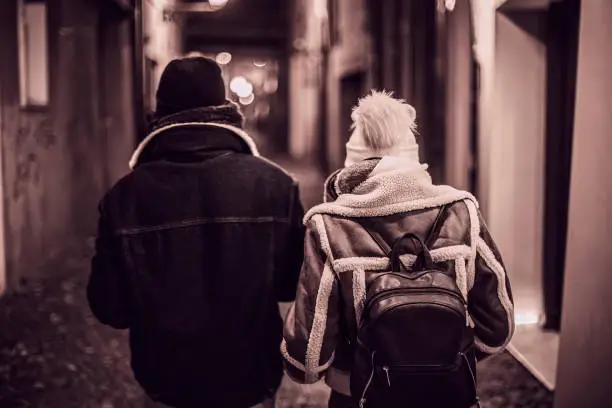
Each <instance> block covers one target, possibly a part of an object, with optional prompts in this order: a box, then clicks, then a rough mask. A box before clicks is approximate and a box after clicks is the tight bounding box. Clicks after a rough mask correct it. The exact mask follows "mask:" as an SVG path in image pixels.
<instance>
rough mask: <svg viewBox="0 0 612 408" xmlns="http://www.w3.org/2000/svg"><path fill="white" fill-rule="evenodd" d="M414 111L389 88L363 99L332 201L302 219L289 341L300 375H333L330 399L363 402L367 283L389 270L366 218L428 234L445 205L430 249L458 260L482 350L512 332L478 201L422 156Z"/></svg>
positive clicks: (332, 181)
mask: <svg viewBox="0 0 612 408" xmlns="http://www.w3.org/2000/svg"><path fill="white" fill-rule="evenodd" d="M415 116H416V114H415V110H414V108H413V107H412V106H410V105H408V104H406V103H404V102H403V101H401V100H397V99H394V98H392V97H391V95H389V94H386V93H384V92H383V93H380V92H372V94H370V95H368V96H366V97H365V98H363V99H361V100H360V102H359V105H358V106H357V107H356V108H355V109H354V111H353V114H352V119H353V121H354V131H353V134H352V136H351V139H350V140H349V142H348V143H347V159H346V163H345V167H344V168H343V169H340V170H338V171H336V172H335V173H334V174H332V175H331V176H330V177H329V178H328V180H327V181H326V184H325V202H324V203H323V204H321V205H318V206H316V207H314V208H312V209H311V210H310V211H309V212H308V213H307V214H306V216H305V218H304V224H305V225H306V228H307V232H306V239H305V249H304V264H303V266H302V271H301V276H300V280H299V286H298V290H297V296H296V301H295V304H294V305H293V307H292V308H291V309H290V310H289V312H288V316H287V319H286V322H285V330H284V341H283V344H282V347H281V348H282V352H283V355H284V357H285V367H286V371H287V372H288V374H289V375H290V376H291V377H292V378H293V379H294V380H296V381H298V382H301V383H313V382H315V381H317V380H319V379H320V378H321V377H323V376H324V377H325V379H326V382H327V384H328V385H329V386H330V387H331V388H332V395H331V399H330V404H329V406H330V407H351V406H355V405H354V404H355V403H354V402H352V401H351V398H350V388H349V380H350V371H351V367H352V358H353V355H352V352H353V348H352V346H351V345H352V344H354V342H355V335H356V330H357V327H358V324H359V321H360V317H361V313H362V310H363V305H364V299H365V296H366V292H367V288H368V285H369V283H370V282H371V280H372V279H373V278H374V277H375V276H377V274H379V273H380V272H383V271H386V270H388V269H389V259H388V258H387V257H386V254H384V253H383V252H382V251H381V249H380V248H379V247H378V246H377V245H376V243H374V242H373V241H372V239H371V237H370V236H369V235H368V234H367V232H366V231H364V230H363V228H362V227H361V224H360V222H357V221H359V219H362V218H365V219H368V218H376V219H378V220H379V221H382V222H379V224H383V225H384V226H385V230H384V231H381V232H380V234H381V235H382V237H383V238H384V239H385V240H386V241H387V242H391V241H393V239H394V238H397V237H398V236H399V235H401V232H403V231H405V230H406V228H408V226H409V228H410V230H412V231H415V232H416V233H417V234H420V235H425V234H426V233H427V231H428V230H429V229H430V228H431V225H432V223H433V220H434V219H435V218H436V215H437V213H438V210H439V209H440V207H441V206H443V205H445V206H446V210H445V211H444V216H443V217H442V219H441V220H440V221H441V227H440V229H439V230H438V231H437V232H436V234H435V235H436V236H434V237H432V238H433V239H432V240H431V242H432V244H431V245H430V250H431V254H432V257H433V260H434V262H436V264H448V265H452V267H450V268H449V269H448V272H449V273H451V274H454V277H455V279H456V282H457V286H458V288H459V289H460V291H461V293H462V295H463V296H464V297H465V300H466V302H467V304H468V310H467V313H468V314H467V317H466V318H467V321H468V324H469V325H470V326H471V327H472V328H473V338H474V344H475V349H476V353H475V354H476V358H478V359H482V358H483V357H485V356H487V355H491V354H494V353H498V352H500V351H502V350H504V349H505V347H506V346H507V344H508V342H509V341H510V339H511V337H512V334H513V331H514V317H513V301H512V294H511V289H510V283H509V281H508V278H507V276H506V271H505V269H504V265H503V262H502V259H501V256H500V254H499V251H498V249H497V247H496V245H495V243H494V241H493V239H492V238H491V235H490V234H489V231H488V230H487V227H486V224H485V222H484V220H483V218H482V215H481V214H480V212H479V210H478V202H477V200H476V199H475V198H474V197H473V196H472V195H471V194H470V193H468V192H465V191H460V190H457V189H454V188H452V187H450V186H444V185H440V186H438V185H434V184H432V180H431V177H430V175H429V173H428V172H427V165H425V164H422V163H421V162H420V160H419V154H418V144H417V142H416V139H415V136H414V128H415V125H414V124H415Z"/></svg>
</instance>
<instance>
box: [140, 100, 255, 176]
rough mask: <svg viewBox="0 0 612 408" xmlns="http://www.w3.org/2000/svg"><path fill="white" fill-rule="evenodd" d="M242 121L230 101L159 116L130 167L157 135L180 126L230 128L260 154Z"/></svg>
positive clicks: (251, 149)
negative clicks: (220, 104) (243, 128)
mask: <svg viewBox="0 0 612 408" xmlns="http://www.w3.org/2000/svg"><path fill="white" fill-rule="evenodd" d="M242 121H243V116H242V114H241V113H240V111H239V109H238V107H237V106H236V104H234V103H233V102H229V101H228V103H227V104H225V105H222V106H212V107H206V108H197V109H192V110H189V111H184V112H179V113H176V114H174V115H169V116H165V117H162V118H159V119H157V120H156V121H155V122H153V123H152V125H151V129H152V131H151V132H150V133H149V134H148V135H147V137H145V138H144V140H143V141H142V142H140V144H139V145H138V147H137V148H136V150H135V151H134V153H133V155H132V158H131V159H130V163H129V165H130V169H132V170H133V169H134V167H136V165H137V164H138V159H139V158H140V156H141V155H142V152H143V151H144V149H145V148H146V147H147V145H148V144H149V143H150V142H151V140H152V139H153V138H154V137H155V136H156V135H158V134H160V133H162V132H165V131H167V130H170V129H174V128H180V127H198V126H200V127H209V128H210V127H217V128H222V129H226V130H229V131H231V132H232V133H234V134H235V135H237V136H238V137H239V138H241V139H242V140H243V141H244V142H245V144H246V145H247V147H248V148H249V151H250V152H251V154H252V155H253V156H259V151H258V150H257V146H256V145H255V141H253V139H251V137H250V136H249V135H248V134H247V133H246V132H245V131H244V130H242V129H241V127H242Z"/></svg>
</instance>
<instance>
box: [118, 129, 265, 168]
mask: <svg viewBox="0 0 612 408" xmlns="http://www.w3.org/2000/svg"><path fill="white" fill-rule="evenodd" d="M188 128H191V129H193V128H199V129H201V130H215V129H218V130H219V129H220V130H222V131H223V132H224V133H229V134H230V135H229V136H230V137H231V136H234V137H235V138H236V137H237V139H238V140H239V141H240V142H241V144H242V145H243V146H244V150H245V151H246V152H248V153H250V154H252V155H253V156H259V151H258V150H257V146H256V145H255V142H254V141H253V139H252V138H251V137H250V136H249V135H248V134H247V133H246V132H245V131H244V130H242V129H240V128H238V127H235V126H232V125H228V124H224V123H212V122H211V123H202V122H191V123H190V122H187V123H175V124H170V125H166V126H163V127H160V128H158V129H156V130H154V131H153V132H151V133H149V134H148V135H147V137H145V138H144V140H143V141H142V142H140V144H139V145H138V147H137V148H136V150H135V151H134V153H133V155H132V158H131V159H130V162H129V165H130V169H132V170H133V169H134V168H135V167H136V166H137V165H138V163H139V160H140V159H141V157H142V156H143V155H144V153H145V150H146V148H147V147H149V146H150V145H151V144H152V141H153V139H154V138H159V137H161V135H162V134H165V133H170V132H175V131H178V130H187V129H188ZM168 136H171V135H168ZM192 137H194V136H192ZM195 137H197V136H195ZM218 147H220V148H223V147H224V148H225V150H236V149H235V148H232V147H231V143H229V145H228V146H218ZM220 150H222V149H220Z"/></svg>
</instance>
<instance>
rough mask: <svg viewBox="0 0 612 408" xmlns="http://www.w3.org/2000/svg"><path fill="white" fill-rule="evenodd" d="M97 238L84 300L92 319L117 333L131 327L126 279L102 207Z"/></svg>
mask: <svg viewBox="0 0 612 408" xmlns="http://www.w3.org/2000/svg"><path fill="white" fill-rule="evenodd" d="M98 209H99V213H100V216H99V221H98V236H97V237H96V244H95V254H94V256H93V259H92V261H91V274H90V276H89V282H88V284H87V300H88V302H89V307H90V309H91V311H92V313H93V314H94V316H95V317H96V318H97V319H98V320H99V321H100V322H101V323H102V324H105V325H108V326H111V327H114V328H116V329H127V328H129V327H130V312H129V309H130V307H129V303H130V302H129V288H128V277H127V275H126V271H125V270H124V268H123V266H122V265H123V264H122V263H121V261H120V259H121V252H120V251H121V244H120V242H119V237H117V236H115V235H114V234H113V233H112V229H111V227H110V225H109V220H108V217H107V216H106V215H105V214H104V210H103V204H102V203H101V204H100V206H99V208H98Z"/></svg>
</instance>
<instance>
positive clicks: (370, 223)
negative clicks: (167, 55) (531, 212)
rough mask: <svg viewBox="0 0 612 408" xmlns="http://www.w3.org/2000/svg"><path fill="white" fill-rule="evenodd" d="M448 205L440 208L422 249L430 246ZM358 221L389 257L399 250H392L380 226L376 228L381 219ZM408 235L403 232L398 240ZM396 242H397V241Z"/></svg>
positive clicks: (358, 219) (357, 219) (361, 219)
mask: <svg viewBox="0 0 612 408" xmlns="http://www.w3.org/2000/svg"><path fill="white" fill-rule="evenodd" d="M447 205H448V204H444V205H443V206H442V207H441V208H440V211H439V212H438V215H437V216H436V219H435V221H434V222H433V224H432V226H431V229H430V230H429V233H428V234H427V237H426V238H425V241H422V243H424V244H425V245H424V246H422V248H421V251H422V250H423V249H425V248H426V247H428V246H429V244H430V243H431V242H430V241H431V239H432V237H433V236H434V231H436V229H437V228H438V224H439V223H440V219H441V218H442V213H443V212H444V211H445V210H446V207H447ZM356 222H357V223H358V224H360V225H361V226H362V227H363V229H364V230H366V232H367V233H368V234H369V235H370V237H372V239H373V240H374V242H376V244H377V245H378V246H379V247H380V249H382V251H383V253H384V254H385V255H386V256H387V257H388V258H391V255H392V253H393V252H397V251H393V250H392V248H391V246H390V245H389V244H388V243H387V242H386V241H385V240H384V239H383V237H382V236H381V235H380V233H379V232H378V228H376V226H377V225H378V224H379V221H378V220H377V219H376V218H372V219H367V220H366V219H363V218H356ZM372 227H374V228H372ZM408 235H409V234H407V233H406V234H403V235H402V237H400V238H399V239H398V240H399V241H402V240H403V239H404V238H407V237H408ZM412 235H414V234H412ZM395 244H397V241H396V243H395ZM394 246H396V245H394Z"/></svg>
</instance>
